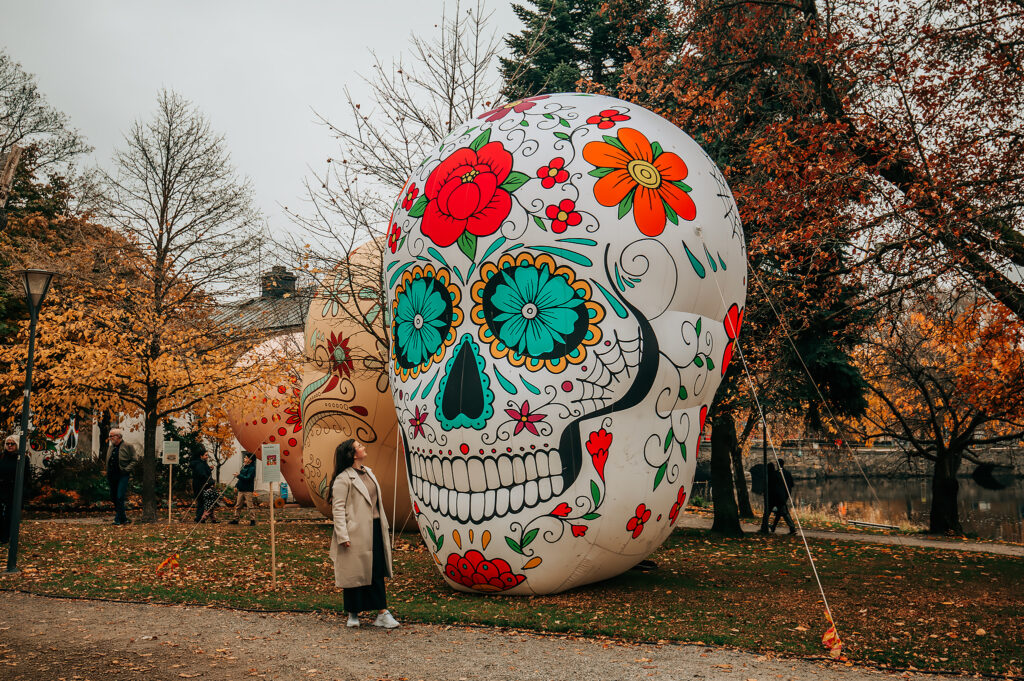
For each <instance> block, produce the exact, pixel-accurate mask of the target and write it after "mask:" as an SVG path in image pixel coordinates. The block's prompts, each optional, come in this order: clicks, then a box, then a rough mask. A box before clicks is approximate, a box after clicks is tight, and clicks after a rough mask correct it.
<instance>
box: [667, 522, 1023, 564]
mask: <svg viewBox="0 0 1024 681" xmlns="http://www.w3.org/2000/svg"><path fill="white" fill-rule="evenodd" d="M712 522H714V521H713V520H712V519H711V518H707V517H705V516H702V515H694V514H692V513H685V514H683V515H682V516H681V517H680V518H679V524H680V525H681V526H683V527H694V528H699V529H704V530H707V529H711V524H712ZM741 525H742V526H743V531H744V532H757V531H758V530H759V529H760V526H759V525H752V524H750V523H741ZM779 531H780V532H781V533H783V534H785V530H784V529H780V530H779ZM804 534H805V535H807V537H808V539H832V540H835V541H859V542H863V543H865V544H895V545H897V546H920V547H922V548H926V549H943V550H947V551H972V552H977V553H994V554H996V555H999V556H1024V546H1017V545H1016V544H1001V543H998V542H979V541H971V540H969V539H964V540H952V539H929V538H925V537H908V536H907V535H905V534H895V535H893V534H870V533H867V532H832V531H830V530H804Z"/></svg>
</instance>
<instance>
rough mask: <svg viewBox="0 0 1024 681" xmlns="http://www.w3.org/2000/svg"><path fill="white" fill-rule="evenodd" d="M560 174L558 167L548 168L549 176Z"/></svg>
mask: <svg viewBox="0 0 1024 681" xmlns="http://www.w3.org/2000/svg"><path fill="white" fill-rule="evenodd" d="M557 174H558V168H548V177H554V176H555V175H557Z"/></svg>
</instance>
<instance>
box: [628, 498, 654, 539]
mask: <svg viewBox="0 0 1024 681" xmlns="http://www.w3.org/2000/svg"><path fill="white" fill-rule="evenodd" d="M650 519H651V509H649V508H647V504H640V505H639V506H637V507H636V514H635V515H634V516H633V517H632V518H630V519H629V522H627V523H626V531H627V532H632V533H633V539H636V538H637V537H639V536H640V533H641V532H643V531H644V523H646V522H647V521H648V520H650Z"/></svg>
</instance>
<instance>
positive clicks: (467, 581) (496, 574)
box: [444, 549, 526, 592]
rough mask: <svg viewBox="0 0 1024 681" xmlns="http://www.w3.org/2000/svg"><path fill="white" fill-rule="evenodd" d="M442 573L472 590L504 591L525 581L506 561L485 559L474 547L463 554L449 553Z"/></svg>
mask: <svg viewBox="0 0 1024 681" xmlns="http://www.w3.org/2000/svg"><path fill="white" fill-rule="evenodd" d="M444 573H445V574H446V575H448V579H450V580H452V581H453V582H457V583H459V584H461V585H462V586H465V587H468V588H470V589H473V590H474V591H491V592H494V591H505V590H507V589H511V588H513V587H516V586H519V585H520V584H522V583H523V582H524V581H526V577H524V576H522V575H517V574H514V573H513V572H512V566H511V565H509V564H508V563H507V562H506V561H504V560H502V559H501V558H495V559H494V560H487V559H486V558H484V554H482V553H480V552H479V551H477V550H475V549H473V550H470V551H466V555H465V556H460V555H459V554H457V553H452V554H450V555H449V556H448V562H447V564H446V565H445V568H444Z"/></svg>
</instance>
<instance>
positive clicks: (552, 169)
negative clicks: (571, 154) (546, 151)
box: [537, 156, 569, 189]
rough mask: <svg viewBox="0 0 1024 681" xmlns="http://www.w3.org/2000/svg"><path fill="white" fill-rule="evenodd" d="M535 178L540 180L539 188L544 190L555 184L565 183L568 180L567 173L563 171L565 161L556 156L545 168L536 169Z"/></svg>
mask: <svg viewBox="0 0 1024 681" xmlns="http://www.w3.org/2000/svg"><path fill="white" fill-rule="evenodd" d="M537 177H539V178H540V186H542V187H544V189H551V188H552V187H554V186H555V183H556V182H565V181H566V180H568V179H569V171H568V170H566V169H565V159H564V158H562V157H561V156H556V157H554V158H553V159H551V160H550V161H548V164H547V165H546V166H541V167H540V168H537Z"/></svg>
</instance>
